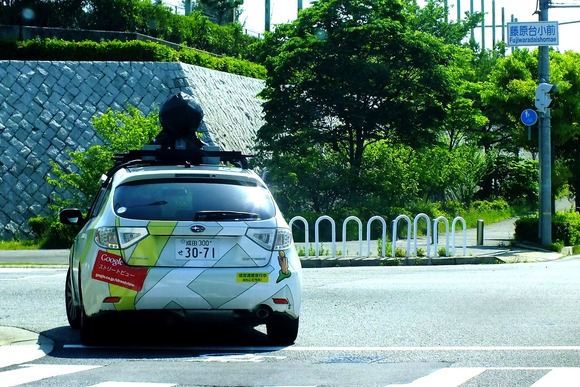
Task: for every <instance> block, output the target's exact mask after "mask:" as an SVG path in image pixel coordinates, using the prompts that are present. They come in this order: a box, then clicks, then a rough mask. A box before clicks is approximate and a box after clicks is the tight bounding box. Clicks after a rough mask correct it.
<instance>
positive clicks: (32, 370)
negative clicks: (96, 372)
mask: <svg viewBox="0 0 580 387" xmlns="http://www.w3.org/2000/svg"><path fill="white" fill-rule="evenodd" d="M99 367H100V366H84V365H52V364H50V365H45V364H26V365H23V366H21V368H18V369H15V370H11V371H6V372H2V373H1V374H0V375H1V376H2V382H1V383H0V384H1V385H2V387H12V386H17V385H19V384H24V383H30V382H36V381H38V380H42V379H47V378H51V377H54V376H60V375H66V374H72V373H75V372H80V371H86V370H90V369H93V368H99Z"/></svg>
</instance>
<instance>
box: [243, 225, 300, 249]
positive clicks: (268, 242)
mask: <svg viewBox="0 0 580 387" xmlns="http://www.w3.org/2000/svg"><path fill="white" fill-rule="evenodd" d="M246 236H247V237H248V238H250V239H251V240H253V241H254V242H256V243H257V244H259V245H260V246H262V247H263V248H265V249H267V250H284V249H287V248H288V247H290V246H291V245H292V233H291V232H290V230H289V229H287V228H278V229H269V228H249V229H248V231H247V232H246Z"/></svg>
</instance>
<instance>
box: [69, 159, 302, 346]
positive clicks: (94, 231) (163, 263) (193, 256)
mask: <svg viewBox="0 0 580 387" xmlns="http://www.w3.org/2000/svg"><path fill="white" fill-rule="evenodd" d="M218 153H224V152H218ZM225 153H227V152H225ZM145 159H147V157H143V158H141V159H138V160H133V161H129V162H125V163H120V165H118V166H116V167H115V168H113V169H112V170H111V171H110V172H109V173H108V174H107V175H105V176H104V177H103V181H102V182H101V188H100V190H99V191H98V193H97V194H96V196H95V198H94V201H93V204H92V206H91V208H90V209H89V211H88V213H87V215H86V216H83V214H82V212H81V211H80V210H78V209H64V210H63V211H61V214H60V219H61V221H62V222H63V223H65V224H77V225H81V226H82V229H81V230H80V232H79V233H78V235H77V236H76V238H75V240H74V243H73V246H72V248H71V251H70V258H69V263H70V267H69V270H68V275H67V279H66V289H65V297H66V312H67V317H68V321H69V323H70V325H71V327H73V328H80V333H81V341H82V342H83V343H84V344H88V345H90V344H96V343H97V342H98V338H99V337H101V336H100V333H102V332H100V329H102V326H103V325H102V324H101V323H100V321H102V320H104V319H106V317H107V316H114V315H116V316H124V315H126V314H131V313H130V312H135V313H134V314H139V313H140V312H147V311H155V312H161V314H164V313H168V314H170V313H178V314H184V315H187V314H188V313H191V314H192V315H194V316H195V312H203V313H200V316H201V315H203V316H206V317H204V318H208V317H207V316H210V317H209V318H211V316H212V314H223V313H227V314H232V315H235V316H240V317H245V319H241V320H237V319H236V320H233V321H243V322H247V323H248V324H251V325H254V326H255V325H260V324H265V325H266V332H267V335H268V339H269V340H270V341H271V342H272V343H273V344H278V345H284V344H291V343H292V342H294V340H295V339H296V336H297V333H298V324H299V314H300V305H301V288H302V278H301V266H300V260H299V258H298V255H297V253H296V249H295V247H294V242H293V239H292V234H291V230H290V228H289V227H288V224H287V223H286V221H285V220H284V218H283V217H282V214H281V213H280V211H279V209H278V207H277V205H276V203H275V201H274V199H273V197H272V195H271V193H270V191H269V190H268V188H267V187H266V185H265V183H264V182H263V181H262V179H261V178H260V177H259V176H258V175H257V174H256V173H255V172H253V171H252V170H250V169H247V168H239V167H232V166H224V165H192V164H190V163H179V162H176V161H175V160H172V161H171V163H170V165H168V164H167V163H159V162H158V160H152V161H144V160H145ZM125 161H126V160H125ZM125 312H127V313H125ZM208 312H209V313H208ZM194 318H196V317H194ZM197 318H200V317H197Z"/></svg>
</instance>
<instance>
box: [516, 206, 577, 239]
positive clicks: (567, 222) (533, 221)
mask: <svg viewBox="0 0 580 387" xmlns="http://www.w3.org/2000/svg"><path fill="white" fill-rule="evenodd" d="M538 225H539V218H538V215H537V214H534V215H529V216H523V217H521V218H520V219H518V220H517V221H516V230H515V239H516V240H517V241H527V242H532V243H539V242H540V239H539V237H538V230H539V228H538ZM552 241H554V243H555V244H563V245H565V246H578V245H580V214H579V213H577V212H575V211H569V212H557V213H556V214H555V215H554V216H553V217H552Z"/></svg>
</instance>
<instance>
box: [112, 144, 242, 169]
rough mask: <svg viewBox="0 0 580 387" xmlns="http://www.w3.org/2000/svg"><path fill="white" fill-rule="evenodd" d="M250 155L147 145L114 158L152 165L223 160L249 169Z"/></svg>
mask: <svg viewBox="0 0 580 387" xmlns="http://www.w3.org/2000/svg"><path fill="white" fill-rule="evenodd" d="M207 148H209V147H207ZM215 148H217V147H215ZM248 157H251V156H250V155H243V154H242V152H239V151H218V150H206V149H187V150H181V149H160V148H157V149H156V148H153V147H151V148H148V147H145V148H144V149H140V150H131V151H128V152H125V153H117V154H115V156H114V157H113V159H114V160H115V161H116V164H125V163H128V162H132V161H136V160H140V162H139V164H150V165H202V164H210V165H217V164H219V163H220V162H222V163H230V164H233V165H235V166H237V167H239V168H243V169H248V160H247V158H248Z"/></svg>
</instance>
